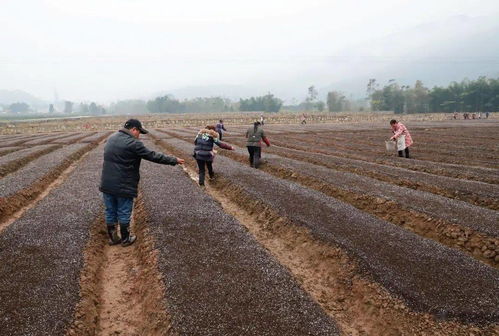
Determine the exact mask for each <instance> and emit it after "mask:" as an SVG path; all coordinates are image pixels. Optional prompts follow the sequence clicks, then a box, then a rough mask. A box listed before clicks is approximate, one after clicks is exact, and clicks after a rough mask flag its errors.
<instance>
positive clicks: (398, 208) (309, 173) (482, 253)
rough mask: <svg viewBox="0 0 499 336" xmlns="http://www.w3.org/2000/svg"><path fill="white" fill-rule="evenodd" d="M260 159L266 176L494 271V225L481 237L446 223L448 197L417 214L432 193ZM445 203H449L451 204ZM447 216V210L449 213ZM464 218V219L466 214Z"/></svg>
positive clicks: (498, 245)
mask: <svg viewBox="0 0 499 336" xmlns="http://www.w3.org/2000/svg"><path fill="white" fill-rule="evenodd" d="M237 151H238V152H239V153H240V152H243V150H241V149H237ZM222 155H226V156H228V157H230V158H233V159H235V160H237V161H239V162H243V163H246V162H247V158H246V156H244V157H243V156H242V155H240V154H234V153H233V152H226V151H224V152H222ZM265 157H266V159H267V160H268V162H269V163H266V164H264V165H262V169H263V170H264V171H266V172H268V173H270V174H273V175H275V176H277V177H280V178H284V179H288V180H290V181H293V182H297V183H299V184H301V185H304V186H306V187H309V188H312V189H315V190H318V191H320V192H322V193H325V194H327V195H329V196H332V197H334V198H337V199H340V200H342V201H344V202H347V203H350V204H352V205H353V206H355V207H356V208H358V209H361V210H363V211H366V212H368V213H370V214H373V215H375V216H378V217H380V218H382V219H384V220H387V221H390V222H391V223H394V224H397V225H400V226H402V227H404V228H406V229H409V230H411V231H412V232H415V233H417V234H419V235H421V236H423V237H426V238H430V239H433V240H436V241H438V242H440V243H442V244H444V245H447V246H449V247H453V248H458V249H460V250H461V251H464V252H466V253H470V255H473V257H475V258H477V259H479V260H481V261H483V262H485V263H487V264H489V265H493V266H496V267H497V266H498V265H499V257H496V255H497V254H499V238H498V237H497V236H498V234H497V232H496V231H497V226H496V225H495V223H496V221H490V220H488V223H489V229H491V230H492V231H493V232H495V234H490V233H488V234H484V233H481V232H479V231H477V230H472V229H471V227H474V226H475V223H476V222H475V221H473V220H471V221H468V224H469V223H471V226H469V225H468V226H466V225H464V226H463V225H460V224H455V223H452V222H450V221H447V220H446V219H449V218H450V217H449V216H445V214H447V215H448V214H449V210H447V209H446V207H447V206H448V201H450V200H448V199H445V198H437V200H438V201H439V202H437V203H439V204H435V205H434V206H433V207H430V208H429V209H425V211H421V201H420V199H419V198H418V197H423V198H424V197H426V196H429V197H430V198H433V197H435V195H432V194H429V195H428V194H427V193H423V194H418V193H415V194H411V192H410V189H404V188H402V191H401V193H402V194H401V195H399V194H398V193H396V192H395V193H393V192H391V193H390V192H388V193H385V192H383V188H382V187H383V186H386V183H385V184H382V185H378V186H377V187H376V188H371V189H370V187H371V186H372V185H373V181H369V180H367V181H365V180H362V178H357V177H356V176H355V175H354V174H350V173H344V174H348V175H343V173H341V172H335V171H333V172H331V171H330V169H327V168H324V167H320V166H314V165H312V164H309V163H305V162H301V161H300V162H296V161H295V160H288V159H283V158H282V157H279V156H276V155H272V154H271V155H266V156H265ZM270 162H271V163H270ZM352 176H353V178H352ZM352 186H353V187H352ZM374 186H376V183H374ZM393 187H395V186H393V185H390V184H388V189H392V188H393ZM392 191H393V190H392ZM394 196H395V197H394ZM407 197H409V198H411V197H415V198H416V201H415V202H414V204H413V203H412V202H407V200H406V198H407ZM418 204H419V208H418V206H417V205H418ZM451 204H453V205H454V203H451ZM438 205H440V206H442V209H443V210H442V209H440V210H437V211H435V207H438ZM458 205H459V203H458ZM423 208H424V206H423ZM465 208H466V207H465ZM458 209H459V210H458V211H462V209H461V208H460V207H459V208H458ZM473 209H474V212H478V213H482V212H484V214H483V215H484V216H486V215H487V214H488V215H489V216H492V217H494V216H497V212H494V211H491V210H487V209H483V208H478V207H474V208H473ZM426 210H427V211H426ZM441 213H443V216H441ZM450 213H453V212H452V211H450ZM467 217H468V219H470V218H469V216H467ZM452 219H454V217H452ZM471 219H473V218H471ZM494 230H495V231H494ZM488 232H490V230H488Z"/></svg>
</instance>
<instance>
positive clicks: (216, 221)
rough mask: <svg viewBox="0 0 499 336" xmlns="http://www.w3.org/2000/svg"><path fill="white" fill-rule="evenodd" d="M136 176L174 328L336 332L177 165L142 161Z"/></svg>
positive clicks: (251, 332) (208, 331)
mask: <svg viewBox="0 0 499 336" xmlns="http://www.w3.org/2000/svg"><path fill="white" fill-rule="evenodd" d="M142 176H143V177H142V188H143V195H144V209H145V210H146V211H147V213H146V215H147V222H148V225H149V226H150V228H151V232H152V234H153V236H154V237H155V239H156V247H157V248H158V250H159V251H160V253H159V269H160V271H161V273H162V274H163V276H164V282H165V287H166V295H167V297H166V303H167V309H168V312H169V314H170V315H171V319H172V328H173V332H176V333H178V334H182V335H243V334H244V335H334V334H337V333H338V330H337V327H336V326H335V324H334V322H333V321H332V320H331V319H330V318H329V317H328V316H327V315H326V314H325V313H324V312H323V311H322V310H321V308H320V307H319V306H318V305H317V304H316V303H314V302H313V300H312V299H311V298H310V297H309V295H308V294H307V293H305V292H304V291H303V290H302V289H301V288H300V286H299V285H298V284H297V283H296V282H295V281H294V280H293V278H292V276H291V275H290V274H289V273H288V272H287V271H286V269H285V268H284V267H282V266H281V265H280V264H279V263H278V262H276V260H274V259H273V258H272V257H271V256H269V255H268V253H267V252H266V251H265V250H264V249H263V248H262V247H261V246H260V245H259V244H258V243H257V242H256V241H255V240H254V238H252V237H251V236H250V235H249V234H248V233H247V232H246V231H245V230H244V229H243V228H242V227H241V225H240V224H239V223H238V222H237V221H236V220H235V219H234V218H233V217H231V216H229V215H227V214H225V213H224V211H223V210H222V208H221V207H220V206H219V205H218V204H217V203H216V202H215V201H213V199H212V198H210V197H209V196H208V195H207V194H205V193H204V192H203V191H201V190H200V189H199V188H198V187H197V186H196V185H195V184H194V183H192V181H190V180H189V178H188V177H187V176H186V175H185V174H184V173H183V172H182V171H181V170H179V169H171V168H169V167H161V166H159V165H153V164H148V163H146V164H144V168H143V173H142ZM165 180H166V181H167V182H166V184H164V181H165ZM165 185H166V186H167V187H166V189H165Z"/></svg>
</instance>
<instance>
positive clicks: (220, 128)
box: [215, 119, 227, 141]
mask: <svg viewBox="0 0 499 336" xmlns="http://www.w3.org/2000/svg"><path fill="white" fill-rule="evenodd" d="M215 131H217V133H218V138H219V139H220V141H222V136H223V132H227V130H226V129H225V126H224V121H223V120H222V119H220V120H219V122H218V124H216V125H215Z"/></svg>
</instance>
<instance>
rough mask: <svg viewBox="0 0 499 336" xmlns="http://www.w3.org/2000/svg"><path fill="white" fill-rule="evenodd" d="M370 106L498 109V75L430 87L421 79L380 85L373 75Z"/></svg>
mask: <svg viewBox="0 0 499 336" xmlns="http://www.w3.org/2000/svg"><path fill="white" fill-rule="evenodd" d="M367 94H368V97H369V98H370V104H371V110H373V111H394V112H395V113H428V112H486V111H489V112H490V111H499V78H487V77H479V78H478V79H476V80H468V79H466V80H463V81H461V82H452V83H450V84H449V85H448V86H447V87H440V86H435V87H433V88H432V89H429V88H427V87H425V86H424V85H423V83H422V82H421V81H419V80H418V81H416V83H415V84H414V86H412V87H411V86H409V85H399V84H398V83H397V82H396V81H395V80H390V81H389V82H388V84H386V85H385V86H384V87H383V88H379V85H378V83H377V82H376V80H375V79H370V80H369V83H368V84H367Z"/></svg>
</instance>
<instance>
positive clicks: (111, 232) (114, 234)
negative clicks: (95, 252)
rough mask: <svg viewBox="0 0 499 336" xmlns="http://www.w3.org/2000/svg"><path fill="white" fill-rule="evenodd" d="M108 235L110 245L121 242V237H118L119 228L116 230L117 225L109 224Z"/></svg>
mask: <svg viewBox="0 0 499 336" xmlns="http://www.w3.org/2000/svg"><path fill="white" fill-rule="evenodd" d="M107 235H108V236H109V245H117V244H119V243H121V239H120V237H118V230H116V225H114V224H113V225H108V226H107Z"/></svg>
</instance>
